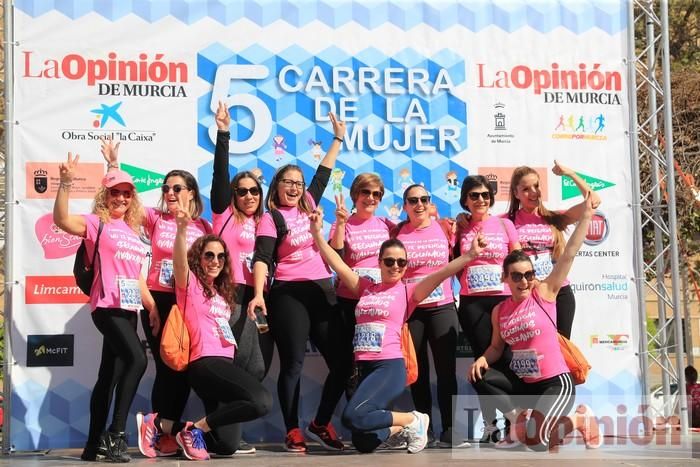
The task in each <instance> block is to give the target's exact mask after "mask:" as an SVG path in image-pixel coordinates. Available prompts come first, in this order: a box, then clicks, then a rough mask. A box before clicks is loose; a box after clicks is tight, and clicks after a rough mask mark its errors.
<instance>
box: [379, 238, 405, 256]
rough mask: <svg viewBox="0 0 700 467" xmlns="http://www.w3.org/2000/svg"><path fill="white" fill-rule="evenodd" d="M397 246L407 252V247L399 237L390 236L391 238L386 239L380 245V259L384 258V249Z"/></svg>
mask: <svg viewBox="0 0 700 467" xmlns="http://www.w3.org/2000/svg"><path fill="white" fill-rule="evenodd" d="M395 246H396V247H399V248H401V249H402V250H403V251H404V253H405V252H406V247H405V246H404V244H403V242H402V241H401V240H399V239H398V238H390V239H389V240H384V242H383V243H382V246H380V247H379V261H381V260H382V256H383V255H384V251H385V250H386V249H388V248H392V247H395Z"/></svg>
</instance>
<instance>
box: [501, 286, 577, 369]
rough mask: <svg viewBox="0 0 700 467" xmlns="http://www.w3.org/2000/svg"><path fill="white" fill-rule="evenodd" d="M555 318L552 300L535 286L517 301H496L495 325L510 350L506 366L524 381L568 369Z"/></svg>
mask: <svg viewBox="0 0 700 467" xmlns="http://www.w3.org/2000/svg"><path fill="white" fill-rule="evenodd" d="M538 300H539V304H538ZM540 305H541V306H540ZM545 313H547V314H548V315H549V318H548V317H547V315H545ZM550 318H551V319H550ZM556 322H557V304H556V302H550V301H547V300H545V299H544V298H542V296H540V295H539V293H538V291H537V288H535V289H533V291H532V294H531V295H530V296H529V297H527V298H526V299H525V300H523V301H522V302H520V303H516V302H515V301H513V299H512V298H507V299H505V300H504V301H502V302H501V303H500V305H499V312H498V323H499V327H498V329H499V331H500V333H501V337H502V338H503V340H504V341H506V343H507V344H508V345H510V348H511V350H512V351H513V358H512V360H511V363H510V368H511V370H513V371H514V372H515V374H516V375H518V376H519V377H520V378H522V379H523V381H525V382H526V383H534V382H536V381H542V380H545V379H548V378H552V377H554V376H557V375H561V374H563V373H568V372H569V367H568V366H567V365H566V362H565V361H564V357H563V356H562V354H561V350H560V347H559V338H558V336H557V328H556V325H555V324H554V323H556Z"/></svg>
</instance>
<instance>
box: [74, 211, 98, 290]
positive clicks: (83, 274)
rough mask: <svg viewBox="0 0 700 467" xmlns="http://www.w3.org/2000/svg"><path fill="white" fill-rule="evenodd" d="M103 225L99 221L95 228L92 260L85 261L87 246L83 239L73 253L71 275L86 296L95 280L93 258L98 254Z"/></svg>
mask: <svg viewBox="0 0 700 467" xmlns="http://www.w3.org/2000/svg"><path fill="white" fill-rule="evenodd" d="M103 227H104V223H102V221H100V226H99V228H98V229H97V238H96V239H95V251H94V252H93V254H92V261H90V263H87V262H86V259H87V247H86V246H85V240H83V241H82V242H80V246H79V247H78V251H77V252H76V253H75V262H73V277H75V283H76V285H77V286H78V287H79V288H80V290H82V292H83V293H84V294H85V295H87V296H88V297H89V296H90V290H91V289H92V283H93V281H94V280H95V260H96V259H98V258H97V257H98V256H99V247H100V235H102V228H103ZM101 278H102V276H100V280H101Z"/></svg>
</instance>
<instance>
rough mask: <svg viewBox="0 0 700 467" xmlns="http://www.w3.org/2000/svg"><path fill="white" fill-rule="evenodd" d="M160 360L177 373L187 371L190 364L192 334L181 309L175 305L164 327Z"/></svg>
mask: <svg viewBox="0 0 700 467" xmlns="http://www.w3.org/2000/svg"><path fill="white" fill-rule="evenodd" d="M160 358H161V359H162V360H163V363H165V364H166V365H167V366H168V367H170V368H171V369H173V370H175V371H185V370H186V369H187V365H188V364H189V363H190V333H189V332H188V331H187V326H186V325H185V318H184V316H183V315H182V311H180V307H178V306H177V305H173V307H172V308H171V309H170V314H169V315H168V319H166V320H165V324H164V325H163V333H162V334H161V338H160Z"/></svg>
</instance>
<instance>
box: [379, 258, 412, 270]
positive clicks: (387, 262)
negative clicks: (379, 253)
mask: <svg viewBox="0 0 700 467" xmlns="http://www.w3.org/2000/svg"><path fill="white" fill-rule="evenodd" d="M382 263H384V266H386V267H388V268H392V267H394V264H396V265H397V266H398V267H400V268H405V267H406V265H407V264H408V261H406V260H405V259H404V258H398V259H397V258H382Z"/></svg>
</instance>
